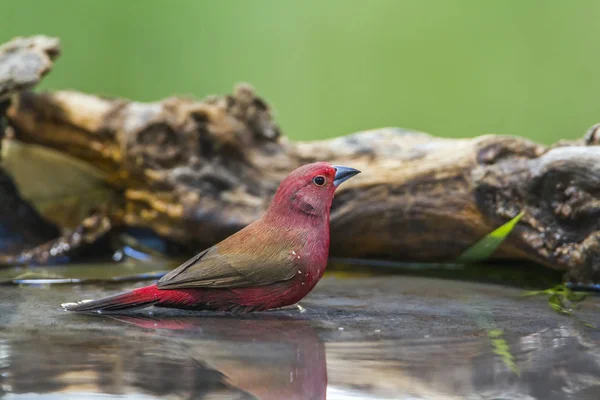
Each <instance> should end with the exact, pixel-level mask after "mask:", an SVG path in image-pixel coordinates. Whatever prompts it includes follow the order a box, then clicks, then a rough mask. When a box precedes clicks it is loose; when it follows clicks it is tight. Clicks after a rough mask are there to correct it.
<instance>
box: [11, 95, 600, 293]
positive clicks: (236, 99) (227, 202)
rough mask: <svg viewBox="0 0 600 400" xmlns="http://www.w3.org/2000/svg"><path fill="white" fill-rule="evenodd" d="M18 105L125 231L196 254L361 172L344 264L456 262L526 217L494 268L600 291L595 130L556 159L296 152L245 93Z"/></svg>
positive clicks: (335, 148) (340, 245)
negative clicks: (531, 267)
mask: <svg viewBox="0 0 600 400" xmlns="http://www.w3.org/2000/svg"><path fill="white" fill-rule="evenodd" d="M13 100H14V101H13V105H12V107H11V108H10V109H9V111H8V121H9V124H10V126H11V127H12V128H13V129H14V130H15V133H16V136H17V138H18V139H20V140H22V141H25V142H28V143H35V144H39V145H42V146H46V147H48V148H53V149H56V150H58V151H60V152H63V153H65V154H69V155H71V156H74V157H77V158H79V159H81V160H84V161H86V162H88V163H92V164H94V165H96V166H97V167H98V168H100V169H102V170H103V171H104V172H106V173H107V174H108V175H109V176H110V179H109V181H110V182H111V184H112V185H113V187H114V188H115V190H117V191H120V192H121V193H122V204H121V207H120V210H121V211H120V212H118V213H116V215H113V216H112V221H113V222H114V223H115V224H116V225H122V226H136V227H143V228H149V229H151V230H153V231H155V232H157V233H158V234H160V235H161V236H163V237H165V238H168V239H170V240H172V241H175V242H177V243H181V244H184V245H186V246H190V247H191V248H196V250H198V249H199V248H200V247H202V246H207V245H210V244H213V243H215V242H216V241H218V240H220V239H223V238H224V237H226V236H227V235H229V234H231V233H233V232H235V231H236V230H238V229H240V228H242V227H243V226H245V225H247V224H249V223H250V222H252V221H254V220H255V219H257V218H258V217H259V216H260V215H261V214H262V213H263V212H264V210H265V208H266V206H267V204H268V202H269V199H270V197H271V196H272V195H273V193H274V191H275V190H276V188H277V185H278V183H279V182H280V180H281V179H282V178H283V177H284V176H285V175H286V174H287V173H288V172H290V171H291V170H293V169H294V168H296V167H298V166H299V165H301V164H305V163H309V162H313V161H317V160H325V161H329V162H331V163H334V164H342V165H348V166H351V167H354V168H358V169H360V170H362V172H363V173H362V174H360V175H358V176H357V177H355V178H353V179H352V180H350V181H348V182H347V183H345V184H344V185H342V187H341V188H340V189H339V193H338V194H337V195H336V198H335V200H334V205H333V210H332V215H331V254H332V255H334V256H346V257H377V258H381V257H385V258H395V259H401V260H413V261H439V260H446V261H448V260H453V259H455V258H456V257H457V256H458V255H459V254H460V253H461V252H463V251H464V250H465V249H467V248H468V247H469V246H471V245H472V244H473V243H474V242H476V241H477V240H479V239H481V237H483V236H484V235H485V234H487V233H489V232H490V231H491V230H493V229H495V228H496V227H498V226H499V225H501V224H502V223H504V222H506V221H507V220H509V219H510V218H512V217H514V216H516V215H517V214H518V213H519V212H521V211H523V212H524V216H523V218H522V219H521V221H520V223H519V224H518V225H517V227H516V228H515V230H514V231H513V233H512V234H511V235H510V237H509V238H508V240H507V241H505V243H504V244H503V245H502V246H501V248H500V249H499V250H498V251H497V252H496V253H495V255H494V256H495V258H504V259H506V258H511V259H520V260H530V261H534V262H538V263H541V264H544V265H546V266H549V267H552V268H555V269H560V270H565V271H567V272H568V276H569V277H570V278H571V279H576V280H580V281H589V280H595V281H598V280H600V257H599V255H600V253H599V249H600V243H599V240H600V233H599V231H600V219H599V218H598V217H599V216H600V199H599V196H600V162H599V161H598V160H600V147H598V146H595V145H596V144H597V143H598V141H599V140H600V139H599V137H600V135H598V132H597V130H596V129H595V128H594V129H592V130H590V132H588V134H587V135H586V136H585V138H584V139H582V140H580V141H576V142H571V143H564V142H561V143H558V144H557V145H555V146H552V147H546V146H543V145H541V144H537V143H534V142H531V141H529V140H527V139H524V138H519V137H512V136H500V135H485V136H480V137H476V138H472V139H443V138H437V137H434V136H430V135H428V134H424V133H419V132H410V131H407V130H403V129H399V128H384V129H377V130H372V131H367V132H361V133H357V134H352V135H348V136H344V137H340V138H336V139H331V140H323V141H313V142H292V141H290V140H287V139H286V138H285V137H283V136H281V134H280V130H279V127H278V126H277V125H276V124H275V123H274V122H273V120H272V119H271V114H270V110H269V107H268V105H267V104H266V103H265V101H264V100H262V99H261V98H259V97H257V96H256V95H255V93H254V91H253V89H252V88H251V87H249V86H248V85H240V86H238V87H237V88H236V89H235V92H234V94H233V95H229V96H223V97H210V98H207V99H205V100H203V101H195V100H193V99H187V98H168V99H165V100H163V101H159V102H154V103H139V102H133V101H129V100H123V99H107V98H100V97H98V96H94V95H88V94H83V93H78V92H72V91H65V92H62V91H59V92H50V93H41V94H36V93H33V92H29V91H23V92H20V94H19V95H18V96H15V97H14V98H13Z"/></svg>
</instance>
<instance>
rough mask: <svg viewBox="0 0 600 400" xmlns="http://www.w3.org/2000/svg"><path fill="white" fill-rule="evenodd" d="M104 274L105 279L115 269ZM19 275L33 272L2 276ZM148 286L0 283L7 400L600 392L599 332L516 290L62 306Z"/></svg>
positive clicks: (431, 283)
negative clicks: (242, 307)
mask: <svg viewBox="0 0 600 400" xmlns="http://www.w3.org/2000/svg"><path fill="white" fill-rule="evenodd" d="M104 267H106V266H104ZM104 267H103V266H98V267H97V269H96V272H94V274H96V276H97V277H102V276H112V275H114V273H115V271H114V270H110V269H108V268H109V267H106V268H107V269H104ZM148 270H153V268H151V267H148ZM43 271H46V272H48V269H44V270H43ZM71 271H76V269H71ZM136 271H138V272H139V269H137V270H136ZM16 272H19V273H21V272H23V271H1V272H0V278H2V277H7V276H10V275H11V274H12V275H15V273H16ZM54 272H55V273H56V274H61V276H62V275H65V274H67V273H68V269H64V268H63V269H62V270H61V269H56V270H54ZM130 272H131V271H129V272H128V271H121V274H127V273H130ZM143 284H146V282H145V283H121V284H110V285H108V284H103V285H58V286H52V287H48V286H44V285H40V286H21V287H19V286H2V287H0V398H2V399H95V398H101V399H111V398H119V399H122V398H126V399H129V398H130V399H324V398H327V399H470V398H473V399H550V400H551V399H597V398H598V393H600V334H599V333H598V331H596V330H593V329H591V328H588V327H586V326H585V325H583V324H581V323H580V322H579V321H578V320H577V319H575V318H569V317H565V316H561V315H559V314H557V313H555V312H554V311H552V309H551V308H550V307H549V306H548V302H547V299H544V298H542V297H523V296H522V290H521V289H519V288H513V287H508V286H501V285H495V284H484V283H477V282H464V281H455V280H448V279H443V280H442V279H433V278H425V277H418V276H406V275H398V274H393V275H390V274H386V275H384V276H368V275H356V276H350V277H348V276H345V277H340V276H339V274H329V275H326V277H325V278H324V279H323V281H322V282H321V283H319V285H318V286H317V288H316V289H315V290H314V291H313V293H311V294H310V295H309V296H308V297H307V298H306V299H305V300H304V301H303V302H302V303H301V304H302V305H303V306H304V307H305V311H303V312H301V311H298V310H296V309H289V310H280V311H270V312H264V313H256V314H250V315H245V316H232V315H228V314H216V313H208V312H202V313H193V312H180V311H174V310H160V309H148V310H143V311H137V312H135V313H130V314H127V315H119V316H114V315H110V316H109V315H78V314H70V313H66V312H63V311H62V310H60V308H59V304H60V303H62V302H65V301H73V300H79V299H85V298H97V297H99V296H103V295H107V294H112V293H115V292H118V291H120V290H124V289H129V288H132V287H134V286H141V285H143ZM599 311H600V299H598V298H597V297H591V298H588V299H586V300H585V301H584V302H583V303H582V304H581V306H580V309H578V310H577V315H578V316H580V317H581V318H583V319H585V320H586V321H588V322H592V323H596V324H600V313H599Z"/></svg>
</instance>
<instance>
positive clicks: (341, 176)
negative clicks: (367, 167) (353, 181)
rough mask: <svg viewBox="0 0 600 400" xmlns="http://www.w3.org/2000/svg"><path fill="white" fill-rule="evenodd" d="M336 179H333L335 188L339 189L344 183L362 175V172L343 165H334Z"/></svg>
mask: <svg viewBox="0 0 600 400" xmlns="http://www.w3.org/2000/svg"><path fill="white" fill-rule="evenodd" d="M333 168H335V178H334V179H333V186H335V187H338V186H340V184H341V183H342V182H344V181H347V180H348V179H350V178H352V177H353V176H354V175H356V174H360V171H359V170H357V169H354V168H350V167H344V166H341V165H334V166H333Z"/></svg>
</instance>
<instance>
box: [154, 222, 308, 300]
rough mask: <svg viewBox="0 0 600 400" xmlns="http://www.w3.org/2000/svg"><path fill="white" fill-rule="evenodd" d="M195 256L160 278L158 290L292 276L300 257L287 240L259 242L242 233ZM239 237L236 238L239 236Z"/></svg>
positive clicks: (242, 284) (246, 283)
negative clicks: (294, 252)
mask: <svg viewBox="0 0 600 400" xmlns="http://www.w3.org/2000/svg"><path fill="white" fill-rule="evenodd" d="M239 233H240V234H241V235H240V236H237V235H234V236H232V237H230V238H229V239H226V240H225V241H223V242H221V243H219V244H218V245H216V246H213V247H211V248H209V249H207V250H205V251H203V252H201V253H199V254H197V255H196V256H194V257H192V258H191V259H189V260H188V261H186V262H185V263H183V264H182V265H181V266H179V267H178V268H176V269H174V270H173V271H171V272H169V273H168V274H167V275H165V276H164V277H162V279H160V280H159V281H158V284H157V285H158V288H159V289H191V288H238V287H250V286H264V285H269V284H272V283H275V282H280V281H286V280H288V279H291V278H293V277H294V275H296V273H297V272H298V265H297V264H298V263H297V257H296V256H294V254H293V253H292V250H291V249H292V247H291V246H292V244H290V242H289V241H286V240H276V241H275V242H272V241H260V240H257V239H256V236H254V237H253V236H248V235H247V234H244V233H246V232H239ZM236 236H237V238H236V240H235V241H233V240H230V239H234V237H236Z"/></svg>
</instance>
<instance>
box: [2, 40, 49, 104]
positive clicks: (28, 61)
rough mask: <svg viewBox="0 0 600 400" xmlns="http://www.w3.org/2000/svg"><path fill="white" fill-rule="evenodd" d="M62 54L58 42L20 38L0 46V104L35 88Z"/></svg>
mask: <svg viewBox="0 0 600 400" xmlns="http://www.w3.org/2000/svg"><path fill="white" fill-rule="evenodd" d="M59 54H60V43H59V41H58V39H56V38H51V37H47V36H32V37H18V38H15V39H13V40H11V41H10V42H8V43H5V44H3V45H2V46H0V102H1V101H2V100H6V99H7V98H8V97H10V95H11V94H13V93H17V92H20V91H22V90H25V89H30V88H32V87H33V86H35V85H36V84H37V83H38V82H39V81H40V80H41V79H42V77H44V75H46V74H47V73H48V72H49V71H50V69H51V68H52V64H53V61H54V59H55V58H56V57H57V56H58V55H59Z"/></svg>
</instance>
